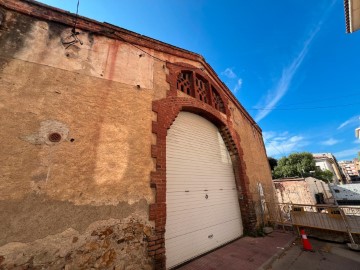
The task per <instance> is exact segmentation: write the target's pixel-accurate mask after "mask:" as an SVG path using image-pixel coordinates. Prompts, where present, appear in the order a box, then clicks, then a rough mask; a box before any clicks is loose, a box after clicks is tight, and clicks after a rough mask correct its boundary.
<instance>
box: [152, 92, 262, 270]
mask: <svg viewBox="0 0 360 270" xmlns="http://www.w3.org/2000/svg"><path fill="white" fill-rule="evenodd" d="M170 91H171V90H170ZM153 111H154V112H155V113H156V114H157V121H154V122H153V124H152V132H153V133H154V134H155V135H156V144H155V145H153V146H152V149H151V155H152V157H153V158H154V159H156V170H155V171H154V172H152V173H151V176H150V178H151V180H150V183H151V187H152V188H154V189H155V191H156V199H155V203H154V204H152V205H150V210H149V219H150V220H152V221H155V232H156V235H155V236H154V237H151V238H150V239H149V248H148V250H149V255H150V256H154V258H155V263H156V267H155V268H156V269H164V268H165V262H166V260H165V258H166V257H165V256H166V249H165V239H164V237H165V225H166V135H167V131H168V129H169V128H170V127H171V125H172V123H173V122H174V121H175V119H176V117H177V115H178V114H179V112H180V111H188V112H192V113H195V114H198V115H200V116H202V117H204V118H206V119H207V120H209V121H211V122H212V123H214V124H215V125H216V126H217V127H218V128H219V131H220V133H221V135H222V137H223V139H224V141H225V144H226V146H227V148H228V150H229V152H230V156H231V158H232V161H233V166H234V174H235V180H236V186H237V189H238V194H239V196H238V198H239V205H240V210H241V215H242V220H243V225H244V231H245V232H250V231H253V230H254V228H255V226H256V214H255V210H254V207H253V203H252V201H251V196H250V192H249V179H248V177H247V175H246V173H245V172H246V165H245V163H244V161H243V151H242V149H241V147H240V137H239V136H238V134H237V133H236V131H235V130H234V129H233V126H232V123H231V121H230V120H229V119H230V118H229V117H228V116H229V115H228V113H229V110H228V109H226V111H227V114H223V113H221V112H220V111H218V110H217V109H216V108H214V107H213V106H211V105H210V104H206V103H204V102H202V101H200V100H197V99H196V98H194V97H177V96H176V94H175V95H174V94H171V95H168V97H167V98H164V99H161V100H157V101H154V102H153Z"/></svg>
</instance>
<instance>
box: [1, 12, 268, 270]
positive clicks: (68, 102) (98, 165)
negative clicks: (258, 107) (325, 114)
mask: <svg viewBox="0 0 360 270" xmlns="http://www.w3.org/2000/svg"><path fill="white" fill-rule="evenodd" d="M0 12H2V14H4V15H5V16H4V20H3V21H2V22H1V25H0V26H1V31H0V48H1V50H0V89H1V91H0V115H1V130H0V140H1V142H3V143H2V147H1V148H0V164H1V166H0V177H1V178H0V220H2V222H1V223H0V256H3V257H4V258H5V259H6V260H10V261H11V260H16V258H17V257H16V256H17V255H16V254H18V252H20V251H21V252H22V251H23V253H24V254H25V255H24V258H23V259H22V261H23V265H29V260H30V261H31V257H32V254H34V253H36V254H42V255H43V261H45V263H46V262H51V261H52V262H53V261H54V260H55V259H54V258H57V259H56V260H58V263H59V265H57V266H59V267H63V266H65V265H69V266H68V267H70V269H72V268H73V269H76V268H77V267H85V264H84V265H81V263H82V262H83V261H82V259H81V258H80V259H79V258H78V257H76V259H74V258H73V260H72V261H71V262H69V261H66V258H68V257H67V254H73V253H76V252H80V251H79V250H82V252H83V253H84V252H85V251H84V250H91V249H92V248H93V249H94V250H97V252H98V255H97V256H98V257H99V258H100V257H101V258H102V257H104V256H105V259H104V260H105V261H106V267H111V265H113V264H115V262H116V261H119V260H120V261H121V258H120V257H119V256H118V257H116V258H112V257H111V256H110V255H111V254H108V252H109V247H110V246H111V247H112V245H113V246H114V247H113V248H112V249H114V252H115V253H117V252H118V251H119V249H120V250H124V249H126V250H127V251H126V252H125V253H124V252H122V253H121V252H118V253H119V254H125V255H124V256H128V255H126V254H134V255H133V257H134V258H135V257H136V256H137V257H138V258H139V259H138V260H133V261H135V262H136V265H135V266H134V267H144V268H146V267H150V265H151V262H150V261H149V260H148V259H147V256H146V245H145V244H144V243H143V242H142V241H143V240H139V239H142V238H141V237H142V236H141V235H145V236H149V235H151V232H152V230H153V224H152V223H150V222H149V221H148V206H149V204H151V203H153V202H154V193H153V190H152V189H151V188H150V172H151V171H153V170H154V160H153V159H152V158H151V145H152V144H154V143H156V141H155V140H156V138H155V137H154V134H152V131H151V126H152V120H155V119H156V115H155V114H154V113H153V112H152V101H153V100H158V99H161V98H165V97H166V93H167V91H168V90H169V85H168V83H167V82H166V75H167V73H168V71H167V69H166V68H165V66H164V63H162V62H160V61H156V60H154V59H153V58H152V57H150V56H148V55H147V54H144V53H143V52H142V51H140V50H139V49H137V48H136V47H134V46H131V45H129V44H127V43H124V42H121V41H119V40H113V39H110V38H106V37H104V36H102V35H100V34H99V35H98V34H96V33H88V32H81V34H80V35H79V39H80V40H81V41H82V42H83V45H80V44H79V43H76V44H74V45H71V46H69V47H67V44H64V43H66V42H69V41H71V40H72V37H71V28H70V27H67V26H65V25H61V24H56V23H48V22H45V21H41V20H37V19H34V18H30V17H28V16H25V15H20V14H17V13H15V12H10V11H6V10H4V9H1V8H0ZM142 49H143V50H145V51H147V52H149V53H151V54H153V55H155V56H156V57H159V58H161V59H166V60H167V61H170V62H185V63H188V64H191V65H194V66H197V67H202V65H201V63H198V62H195V61H190V60H187V59H183V58H179V57H175V56H171V55H167V54H165V53H160V52H157V51H153V50H150V49H146V48H142ZM229 106H230V108H231V121H232V122H233V125H234V128H235V130H236V131H237V132H238V134H239V136H240V138H241V147H242V149H243V153H244V155H243V158H244V162H245V164H246V174H247V175H248V178H249V181H250V191H251V193H252V194H253V199H254V201H257V200H259V191H258V186H257V184H258V183H262V185H263V188H264V190H265V195H266V196H268V197H269V198H270V197H271V196H272V194H273V190H272V185H271V172H270V169H269V165H268V161H267V158H266V153H265V148H264V146H263V142H262V137H261V135H260V134H259V133H258V132H257V131H256V130H255V129H254V127H253V126H252V125H251V124H250V122H249V120H248V119H246V117H244V116H243V115H242V113H241V112H240V111H239V110H238V109H237V108H236V106H235V105H234V104H232V103H231V102H230V104H229ZM54 132H56V133H59V134H60V135H61V136H62V139H61V141H60V142H58V143H52V142H50V141H49V139H48V136H49V134H51V133H54ZM128 228H133V229H131V230H130V229H129V231H131V232H132V235H129V234H126V233H125V234H124V233H123V232H124V230H125V232H126V230H127V229H128ZM109 231H111V233H103V232H109ZM94 232H96V233H94ZM129 233H130V232H129ZM104 235H105V236H104ZM110 236H113V237H110ZM59 239H61V241H63V242H64V243H66V244H64V245H63V250H61V251H59V250H56V249H54V250H52V249H50V251H49V248H48V247H49V245H52V243H54V241H55V242H56V241H60V240H59ZM74 239H76V240H74ZM106 239H108V240H106ZM111 239H112V240H111ZM124 239H127V240H124ZM105 240H106V241H107V242H106V241H105ZM104 241H105V242H106V245H107V247H108V248H107V249H104V253H103V254H102V253H101V251H99V248H96V247H97V246H102V245H104V243H105V242H104ZM114 241H120V243H121V244H122V245H125V244H126V245H125V246H117V245H115V242H114ZM132 241H133V242H132ZM108 242H109V243H108ZM18 243H21V244H18ZM91 243H93V244H91ZM124 243H125V244H124ZM134 246H135V247H136V248H134ZM130 247H131V251H129V250H128V249H129V248H130ZM106 252H107V253H106ZM132 252H133V253H132ZM60 253H61V254H60ZM80 253H81V252H80ZM99 254H100V255H99ZM0 258H2V257H0ZM124 258H125V257H124ZM124 258H123V260H125V259H124ZM84 260H85V259H84ZM1 261H2V259H1V260H0V263H1ZM129 261H132V260H129ZM39 263H40V262H39ZM71 263H72V264H71ZM101 263H104V262H98V264H99V265H102V264H101ZM140 265H141V266H140ZM99 267H100V266H99ZM100 268H101V267H100Z"/></svg>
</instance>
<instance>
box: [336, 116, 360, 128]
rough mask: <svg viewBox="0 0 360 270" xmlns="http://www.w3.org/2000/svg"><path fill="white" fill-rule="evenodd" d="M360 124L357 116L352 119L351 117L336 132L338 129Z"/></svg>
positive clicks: (359, 117) (359, 118)
mask: <svg viewBox="0 0 360 270" xmlns="http://www.w3.org/2000/svg"><path fill="white" fill-rule="evenodd" d="M358 123H360V116H359V115H355V116H353V117H351V118H350V119H348V120H346V121H345V122H343V123H341V125H340V126H338V128H337V129H338V130H339V129H342V128H343V127H346V126H349V125H351V126H354V125H355V124H358Z"/></svg>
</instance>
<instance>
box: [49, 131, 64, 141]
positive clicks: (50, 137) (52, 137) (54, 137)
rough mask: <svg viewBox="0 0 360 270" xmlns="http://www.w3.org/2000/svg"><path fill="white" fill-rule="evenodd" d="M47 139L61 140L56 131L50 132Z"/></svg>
mask: <svg viewBox="0 0 360 270" xmlns="http://www.w3.org/2000/svg"><path fill="white" fill-rule="evenodd" d="M48 139H49V141H50V142H60V141H61V135H60V134H59V133H57V132H53V133H50V134H49V136H48Z"/></svg>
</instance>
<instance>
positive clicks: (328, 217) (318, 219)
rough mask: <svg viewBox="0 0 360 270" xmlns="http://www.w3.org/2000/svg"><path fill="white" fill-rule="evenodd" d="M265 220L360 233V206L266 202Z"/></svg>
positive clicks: (280, 223)
mask: <svg viewBox="0 0 360 270" xmlns="http://www.w3.org/2000/svg"><path fill="white" fill-rule="evenodd" d="M264 209H265V211H263V213H264V216H263V220H264V221H265V222H272V223H275V224H279V225H289V226H298V227H309V228H315V229H323V230H331V231H338V232H345V233H351V234H359V235H360V206H336V205H309V204H291V203H268V202H267V203H266V207H265V208H264Z"/></svg>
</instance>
